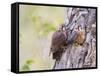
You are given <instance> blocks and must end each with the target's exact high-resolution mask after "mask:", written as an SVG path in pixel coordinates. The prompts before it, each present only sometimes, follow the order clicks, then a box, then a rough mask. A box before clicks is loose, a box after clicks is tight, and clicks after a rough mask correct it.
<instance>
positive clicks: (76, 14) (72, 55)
mask: <svg viewBox="0 0 100 76" xmlns="http://www.w3.org/2000/svg"><path fill="white" fill-rule="evenodd" d="M65 22H66V29H70V30H71V31H73V29H74V28H75V27H78V25H80V26H81V27H82V28H84V30H85V41H84V43H83V45H78V44H74V43H72V44H69V45H68V46H67V47H66V50H65V52H63V54H62V56H61V58H60V60H59V61H57V60H56V61H55V65H54V67H53V69H67V68H85V67H96V10H95V9H90V8H67V9H66V18H65ZM69 39H70V36H69Z"/></svg>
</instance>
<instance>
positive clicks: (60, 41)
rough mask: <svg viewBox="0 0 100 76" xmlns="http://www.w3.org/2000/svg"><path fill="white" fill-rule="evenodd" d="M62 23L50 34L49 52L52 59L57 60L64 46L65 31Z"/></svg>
mask: <svg viewBox="0 0 100 76" xmlns="http://www.w3.org/2000/svg"><path fill="white" fill-rule="evenodd" d="M64 28H65V27H64V25H63V24H62V25H60V26H59V29H58V30H56V31H55V32H54V33H53V35H52V41H51V48H50V53H52V54H53V59H56V60H59V59H60V57H61V55H62V52H63V51H64V47H65V46H66V40H67V32H66V31H65V29H64Z"/></svg>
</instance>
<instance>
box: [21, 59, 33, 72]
mask: <svg viewBox="0 0 100 76" xmlns="http://www.w3.org/2000/svg"><path fill="white" fill-rule="evenodd" d="M32 63H33V61H32V60H27V61H26V62H25V63H24V65H23V66H22V70H23V71H29V70H30V66H31V64H32Z"/></svg>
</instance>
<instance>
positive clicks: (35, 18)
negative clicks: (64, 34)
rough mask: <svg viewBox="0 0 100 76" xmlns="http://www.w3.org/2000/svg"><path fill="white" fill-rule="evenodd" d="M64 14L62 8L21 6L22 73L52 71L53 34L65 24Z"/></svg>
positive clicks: (20, 52)
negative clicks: (51, 45)
mask: <svg viewBox="0 0 100 76" xmlns="http://www.w3.org/2000/svg"><path fill="white" fill-rule="evenodd" d="M64 13H65V8H62V7H52V6H46V7H45V6H35V5H34V6H33V5H20V9H19V25H20V26H19V38H20V39H19V40H20V45H19V46H20V48H19V50H20V51H19V54H20V55H19V56H20V57H19V58H20V63H19V64H20V71H29V70H36V69H37V70H40V69H44V70H45V69H51V67H52V64H53V60H52V59H50V57H48V53H49V47H50V42H51V41H50V40H51V38H52V37H51V36H52V33H53V32H54V31H55V30H56V29H57V27H58V26H59V25H60V24H62V23H63V22H64V18H65V17H64ZM44 43H45V45H44ZM31 59H32V60H34V61H32V60H31ZM33 66H34V67H33Z"/></svg>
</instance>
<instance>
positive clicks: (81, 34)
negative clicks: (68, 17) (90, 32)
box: [74, 26, 85, 45]
mask: <svg viewBox="0 0 100 76" xmlns="http://www.w3.org/2000/svg"><path fill="white" fill-rule="evenodd" d="M75 32H76V33H77V35H76V39H75V40H74V43H77V44H79V45H82V44H83V43H84V41H85V30H83V29H82V27H80V26H78V28H76V29H75Z"/></svg>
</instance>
